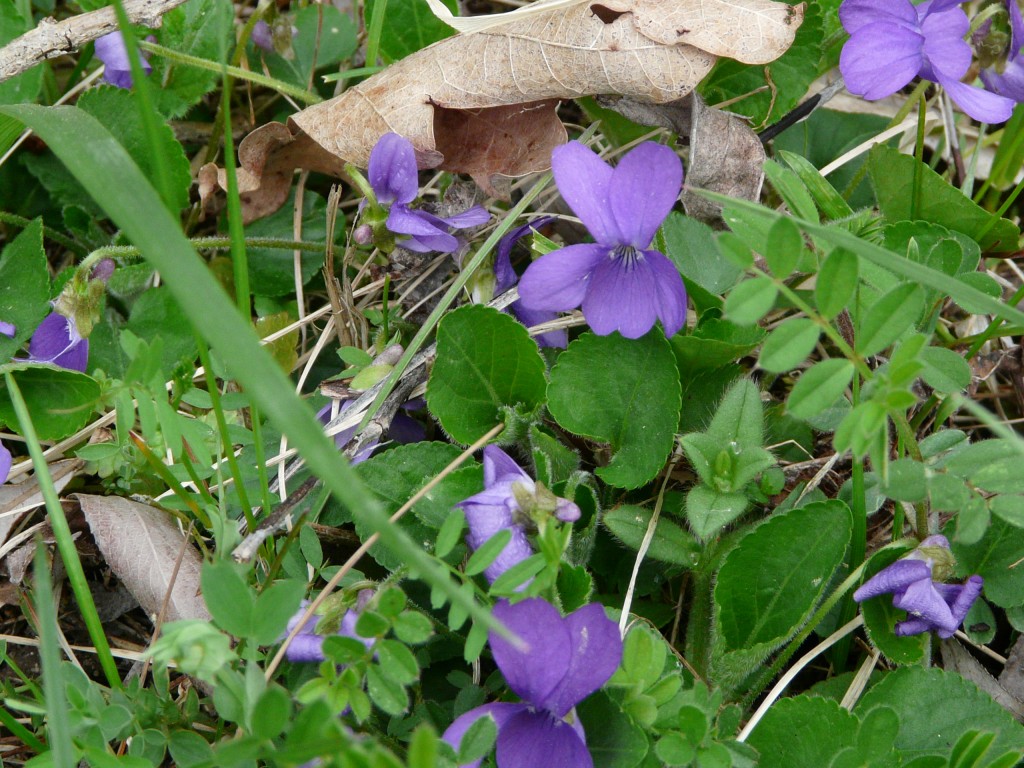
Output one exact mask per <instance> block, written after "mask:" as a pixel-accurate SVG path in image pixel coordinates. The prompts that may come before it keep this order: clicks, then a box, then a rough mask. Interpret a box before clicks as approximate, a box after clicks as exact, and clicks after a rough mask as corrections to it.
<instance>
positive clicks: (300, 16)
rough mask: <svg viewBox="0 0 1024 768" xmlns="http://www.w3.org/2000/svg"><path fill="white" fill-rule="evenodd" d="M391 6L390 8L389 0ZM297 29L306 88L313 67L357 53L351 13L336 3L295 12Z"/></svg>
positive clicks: (295, 42)
mask: <svg viewBox="0 0 1024 768" xmlns="http://www.w3.org/2000/svg"><path fill="white" fill-rule="evenodd" d="M388 5H389V7H390V1H389V3H388ZM295 28H296V29H297V30H298V32H297V33H296V34H295V38H294V39H293V40H292V50H294V51H295V64H296V67H297V68H298V70H299V73H300V74H301V75H302V80H301V81H299V82H300V84H301V85H302V86H303V87H305V85H306V83H307V82H308V79H309V75H310V74H312V72H313V71H314V69H321V68H323V67H331V66H334V65H336V64H338V62H340V61H343V60H344V59H347V58H348V57H349V56H351V55H352V54H353V53H355V50H356V35H357V33H358V30H357V29H356V25H355V23H354V22H353V21H352V17H351V16H350V15H348V14H345V13H342V12H341V11H339V10H338V9H337V8H335V7H334V6H333V5H328V4H325V3H317V4H315V5H308V6H306V7H305V8H303V9H302V10H301V11H299V12H298V13H297V14H295ZM314 55H315V56H316V61H315V62H314V60H313V57H314Z"/></svg>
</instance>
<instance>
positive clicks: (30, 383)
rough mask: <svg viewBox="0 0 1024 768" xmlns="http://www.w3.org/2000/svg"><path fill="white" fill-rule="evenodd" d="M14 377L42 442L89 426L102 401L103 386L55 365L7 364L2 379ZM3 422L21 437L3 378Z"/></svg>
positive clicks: (0, 393)
mask: <svg viewBox="0 0 1024 768" xmlns="http://www.w3.org/2000/svg"><path fill="white" fill-rule="evenodd" d="M5 373H10V374H11V375H12V376H14V381H15V382H16V383H17V385H18V389H20V390H21V394H22V397H24V399H25V405H26V406H27V407H28V412H29V416H30V417H31V418H32V425H33V426H34V427H35V431H36V434H37V435H38V437H39V439H40V440H60V439H61V438H64V437H67V436H68V435H70V434H72V433H73V432H76V431H77V430H79V429H81V428H82V427H83V426H85V423H86V422H87V421H89V418H90V417H91V416H92V414H93V408H94V407H95V406H96V404H97V403H98V402H99V398H100V385H99V384H98V383H97V382H96V380H95V379H93V378H92V377H91V376H87V375H86V374H84V373H79V372H78V371H69V370H68V369H67V368H58V367H57V366H55V365H49V364H45V365H42V364H35V363H17V362H15V363H6V364H3V365H0V377H2V376H3V375H4V374H5ZM0 423H3V424H7V426H8V427H10V428H11V429H12V430H14V431H15V432H18V434H21V429H20V428H19V427H18V419H17V417H16V416H15V414H14V404H13V403H12V402H11V398H10V393H8V391H7V385H6V384H5V383H4V381H3V379H2V378H0Z"/></svg>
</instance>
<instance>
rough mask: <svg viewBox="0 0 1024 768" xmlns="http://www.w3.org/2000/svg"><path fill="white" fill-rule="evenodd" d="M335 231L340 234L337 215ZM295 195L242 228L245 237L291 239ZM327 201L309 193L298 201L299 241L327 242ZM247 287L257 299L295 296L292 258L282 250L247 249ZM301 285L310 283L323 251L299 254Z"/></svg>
mask: <svg viewBox="0 0 1024 768" xmlns="http://www.w3.org/2000/svg"><path fill="white" fill-rule="evenodd" d="M338 215H339V218H338V221H337V226H338V231H344V224H343V223H342V218H341V213H340V212H339V214H338ZM294 217H295V193H294V192H292V193H290V195H289V197H288V200H287V201H286V202H285V203H284V205H282V206H281V208H280V209H278V210H277V211H276V212H274V213H272V214H270V215H269V216H266V217H264V218H262V219H260V220H259V221H254V222H252V223H251V224H248V225H246V228H245V234H246V237H270V238H278V239H280V240H291V239H293V237H294V231H295V223H294V221H293V219H294ZM326 217H327V202H326V201H325V200H324V199H323V198H322V197H320V195H317V194H315V193H313V192H312V191H310V190H306V193H305V195H304V196H303V199H302V239H303V240H305V241H306V242H314V243H318V242H323V241H326V239H327V224H326V221H327V218H326ZM246 250H247V255H248V261H249V287H250V288H251V289H252V292H253V293H254V294H255V295H257V296H287V295H289V294H292V295H294V293H295V257H294V255H293V253H292V251H291V250H286V249H284V248H247V249H246ZM301 254H302V255H301V257H300V272H301V275H302V284H303V285H305V284H306V283H308V282H309V281H310V279H311V278H312V277H313V275H315V274H317V273H319V272H320V269H321V268H322V267H323V265H324V253H323V251H302V252H301Z"/></svg>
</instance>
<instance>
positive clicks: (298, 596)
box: [251, 580, 306, 645]
mask: <svg viewBox="0 0 1024 768" xmlns="http://www.w3.org/2000/svg"><path fill="white" fill-rule="evenodd" d="M305 592H306V584H305V582H303V581H298V580H288V581H278V582H276V583H274V584H271V585H270V586H269V587H267V588H266V589H264V590H263V592H261V593H260V596H259V597H257V598H256V603H255V605H254V606H253V614H252V635H251V637H252V639H253V642H255V643H256V644H257V645H270V644H271V643H273V642H274V641H275V640H277V639H278V638H279V637H281V636H282V635H283V634H284V631H285V628H286V627H287V626H288V620H289V619H290V618H291V617H292V616H294V615H295V612H296V611H297V610H298V609H299V604H300V603H301V602H302V596H303V595H304V594H305Z"/></svg>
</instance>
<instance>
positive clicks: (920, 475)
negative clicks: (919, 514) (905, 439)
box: [883, 459, 928, 503]
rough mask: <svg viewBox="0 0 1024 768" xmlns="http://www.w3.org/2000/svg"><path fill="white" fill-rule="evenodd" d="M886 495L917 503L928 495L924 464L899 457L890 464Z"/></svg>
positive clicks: (885, 488) (885, 489)
mask: <svg viewBox="0 0 1024 768" xmlns="http://www.w3.org/2000/svg"><path fill="white" fill-rule="evenodd" d="M883 490H884V491H885V495H886V496H888V497H889V498H890V499H895V500H896V501H909V502H912V503H916V502H918V501H924V500H925V498H926V497H927V495H928V487H927V484H926V478H925V470H924V465H923V464H921V463H920V462H918V461H914V460H913V459H898V460H897V461H894V462H893V463H892V464H890V465H889V479H888V482H887V483H886V484H885V487H884V488H883Z"/></svg>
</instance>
